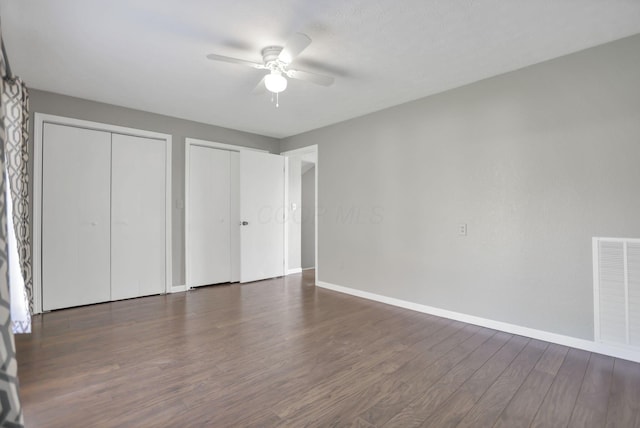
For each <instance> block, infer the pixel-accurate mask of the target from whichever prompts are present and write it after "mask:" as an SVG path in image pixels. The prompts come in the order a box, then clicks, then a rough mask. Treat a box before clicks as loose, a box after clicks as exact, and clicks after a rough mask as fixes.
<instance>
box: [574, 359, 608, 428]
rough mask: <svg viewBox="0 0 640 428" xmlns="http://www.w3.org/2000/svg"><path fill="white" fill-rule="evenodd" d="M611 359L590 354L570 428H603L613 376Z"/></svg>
mask: <svg viewBox="0 0 640 428" xmlns="http://www.w3.org/2000/svg"><path fill="white" fill-rule="evenodd" d="M613 362H614V359H613V358H612V357H607V356H604V355H600V354H591V357H590V358H589V365H588V366H587V372H586V373H585V375H584V380H583V381H582V387H581V389H580V393H579V394H578V399H577V400H576V405H575V406H574V409H573V414H572V415H571V420H570V421H569V426H570V427H572V428H582V427H603V426H605V423H606V420H607V405H608V398H609V391H610V389H611V377H612V375H613Z"/></svg>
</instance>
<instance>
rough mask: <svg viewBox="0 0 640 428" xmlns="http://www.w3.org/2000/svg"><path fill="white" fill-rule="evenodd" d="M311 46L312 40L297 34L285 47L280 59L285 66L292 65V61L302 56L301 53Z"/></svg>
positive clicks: (304, 35) (279, 56)
mask: <svg viewBox="0 0 640 428" xmlns="http://www.w3.org/2000/svg"><path fill="white" fill-rule="evenodd" d="M310 44H311V39H310V38H309V36H307V35H306V34H302V33H295V34H294V35H293V36H291V38H290V39H289V40H288V41H287V43H286V44H285V45H284V48H283V49H282V52H280V55H278V59H279V60H280V61H282V62H284V63H285V64H291V61H293V60H294V59H295V58H296V57H297V56H298V55H300V52H302V51H303V50H305V49H306V48H307V46H309V45H310Z"/></svg>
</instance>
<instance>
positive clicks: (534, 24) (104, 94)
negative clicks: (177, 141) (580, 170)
mask: <svg viewBox="0 0 640 428" xmlns="http://www.w3.org/2000/svg"><path fill="white" fill-rule="evenodd" d="M0 13H1V16H2V26H3V29H2V30H3V33H4V38H5V44H6V47H7V51H8V54H9V58H10V61H11V66H12V68H13V70H14V73H15V74H18V75H20V76H21V77H22V78H23V79H24V80H25V81H26V82H27V84H28V85H29V86H30V87H33V88H37V89H43V90H48V91H52V92H58V93H62V94H67V95H72V96H76V97H81V98H87V99H91V100H97V101H102V102H106V103H111V104H116V105H121V106H126V107H131V108H136V109H140V110H146V111H151V112H154V113H160V114H165V115H170V116H175V117H180V118H185V119H190V120H195V121H199V122H204V123H210V124H214V125H219V126H224V127H228V128H234V129H239V130H243V131H249V132H254V133H258V134H263V135H267V136H272V137H286V136H290V135H295V134H298V133H301V132H304V131H308V130H311V129H315V128H319V127H322V126H326V125H329V124H332V123H336V122H339V121H343V120H346V119H349V118H353V117H356V116H361V115H364V114H366V113H370V112H373V111H376V110H380V109H383V108H385V107H389V106H392V105H396V104H400V103H403V102H406V101H410V100H414V99H417V98H421V97H424V96H427V95H430V94H434V93H437V92H442V91H444V90H447V89H450V88H454V87H458V86H461V85H464V84H467V83H471V82H474V81H478V80H480V79H484V78H487V77H490V76H495V75H497V74H501V73H505V72H507V71H511V70H515V69H518V68H521V67H524V66H527V65H531V64H535V63H538V62H541V61H544V60H548V59H551V58H555V57H558V56H562V55H565V54H568V53H571V52H575V51H578V50H582V49H585V48H588V47H591V46H595V45H599V44H602V43H606V42H609V41H612V40H615V39H619V38H622V37H626V36H630V35H633V34H637V33H640V1H638V0H610V1H602V0H529V1H525V0H521V1H507V0H322V1H320V0H318V1H312V0H268V1H266V0H233V1H231V0H218V1H211V0H180V1H178V0H174V1H167V0H162V1H160V0H108V1H107V0H56V1H51V0H29V1H16V0H0ZM294 32H303V33H306V34H307V35H309V36H310V37H311V38H312V39H313V43H312V44H311V45H310V46H309V47H308V48H307V50H305V51H304V52H303V53H302V55H301V56H300V57H299V60H298V61H296V62H295V63H294V64H295V67H296V68H299V69H304V70H308V71H315V72H320V73H323V74H329V75H333V76H335V78H336V82H335V84H334V85H333V86H332V87H329V88H325V87H319V86H315V85H312V84H309V83H306V82H300V81H290V82H289V88H288V89H287V91H286V92H284V93H282V94H281V97H280V108H278V109H276V108H275V107H274V105H273V104H271V102H270V98H269V96H268V95H267V94H263V95H261V96H256V95H252V94H251V91H252V89H253V87H254V86H255V85H256V83H257V82H258V81H259V80H260V79H261V76H262V74H263V73H264V71H261V70H255V69H251V68H245V67H242V66H239V65H235V64H227V63H217V62H213V61H210V60H207V59H206V58H205V56H206V55H207V54H209V53H216V54H220V55H227V56H234V57H240V58H244V59H247V60H253V61H260V59H261V57H260V50H261V49H262V48H264V47H265V46H268V45H282V44H283V43H284V42H285V41H286V40H287V38H288V36H290V35H291V34H293V33H294Z"/></svg>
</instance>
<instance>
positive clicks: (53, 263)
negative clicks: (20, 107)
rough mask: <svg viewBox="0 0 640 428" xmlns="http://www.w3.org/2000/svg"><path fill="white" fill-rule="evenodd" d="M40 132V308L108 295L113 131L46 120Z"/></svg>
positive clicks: (107, 297) (97, 299) (101, 299)
mask: <svg viewBox="0 0 640 428" xmlns="http://www.w3.org/2000/svg"><path fill="white" fill-rule="evenodd" d="M43 137H44V142H45V143H44V145H43V166H42V167H43V171H42V189H43V194H42V302H43V309H44V310H51V309H59V308H66V307H70V306H78V305H86V304H90V303H97V302H104V301H107V300H110V298H111V269H110V239H111V238H110V234H111V223H110V198H111V194H110V192H111V185H110V182H111V178H110V177H111V134H110V133H108V132H101V131H93V130H89V129H81V128H74V127H70V126H61V125H54V124H49V123H47V124H45V125H44V129H43Z"/></svg>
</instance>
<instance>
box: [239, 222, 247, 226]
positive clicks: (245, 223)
mask: <svg viewBox="0 0 640 428" xmlns="http://www.w3.org/2000/svg"><path fill="white" fill-rule="evenodd" d="M248 225H249V222H248V221H241V222H240V226H248Z"/></svg>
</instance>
